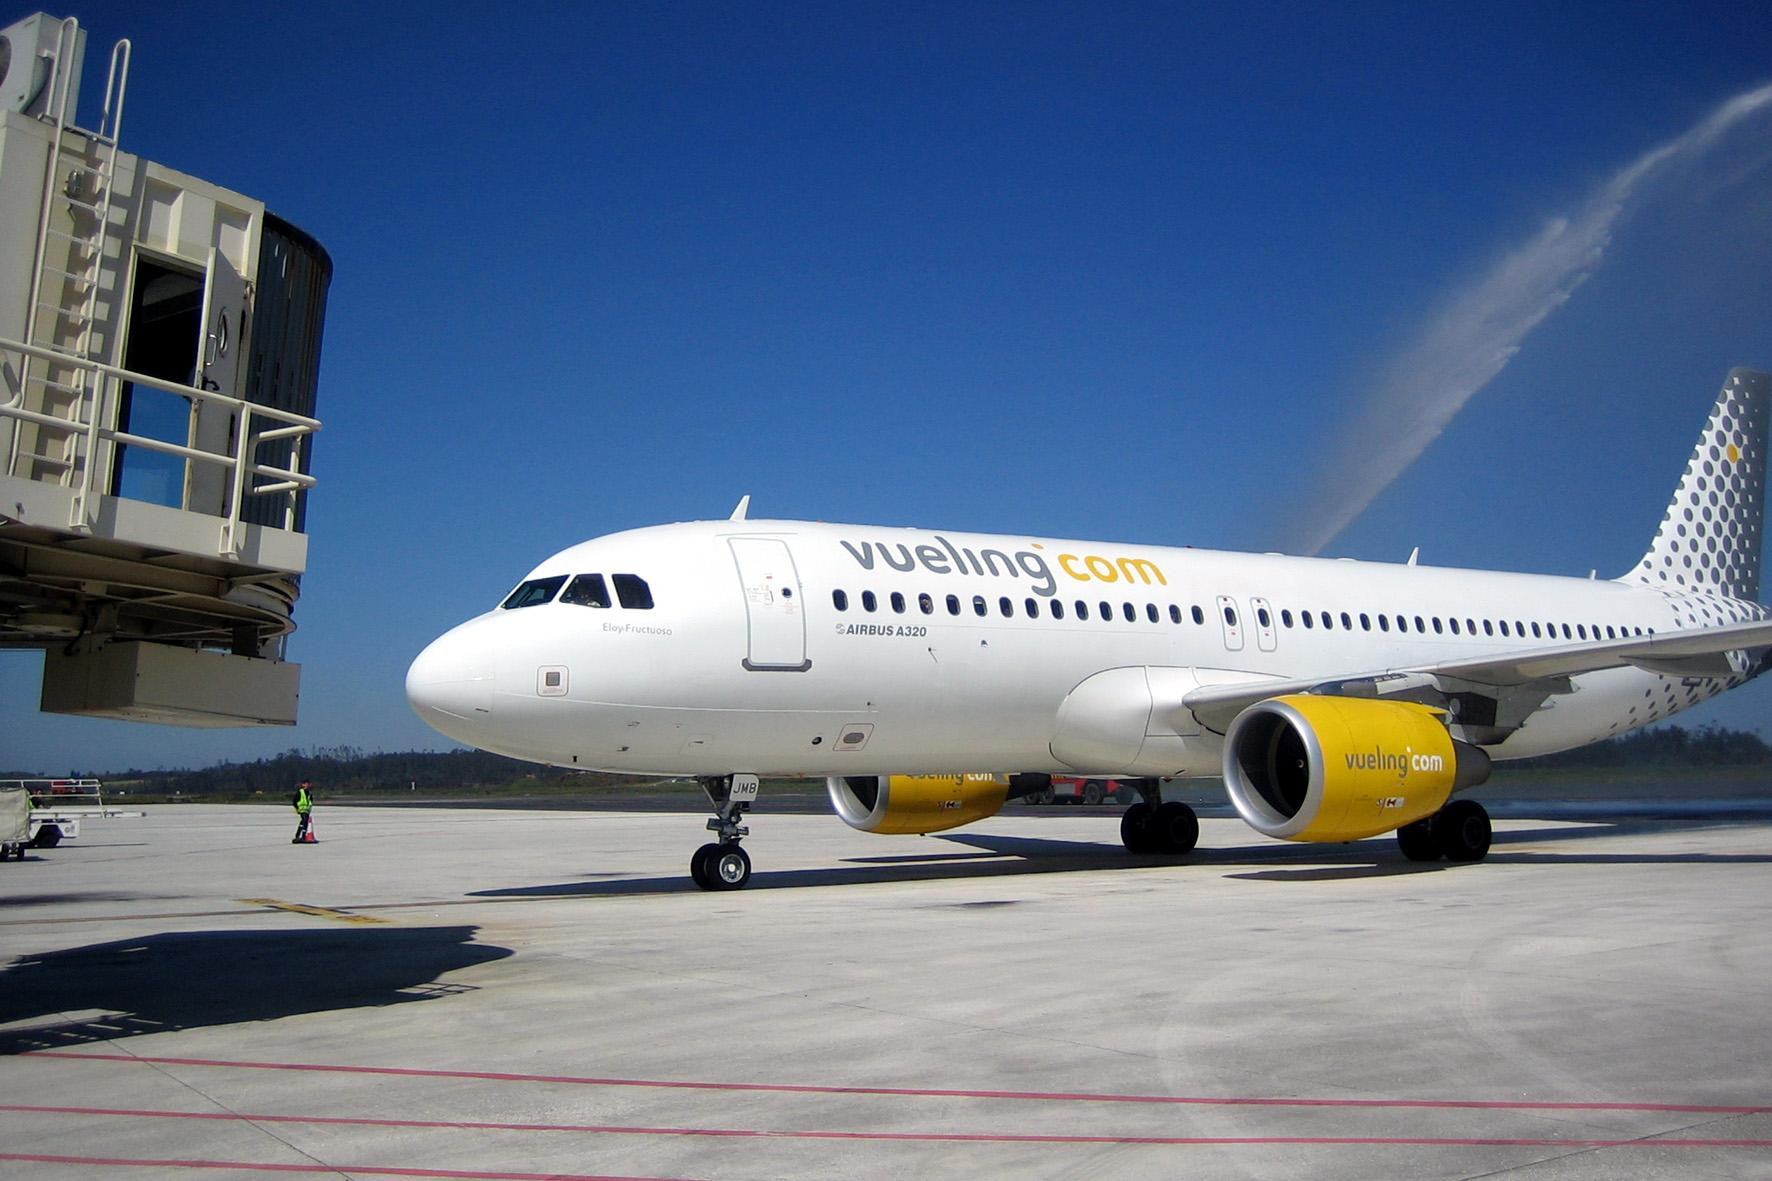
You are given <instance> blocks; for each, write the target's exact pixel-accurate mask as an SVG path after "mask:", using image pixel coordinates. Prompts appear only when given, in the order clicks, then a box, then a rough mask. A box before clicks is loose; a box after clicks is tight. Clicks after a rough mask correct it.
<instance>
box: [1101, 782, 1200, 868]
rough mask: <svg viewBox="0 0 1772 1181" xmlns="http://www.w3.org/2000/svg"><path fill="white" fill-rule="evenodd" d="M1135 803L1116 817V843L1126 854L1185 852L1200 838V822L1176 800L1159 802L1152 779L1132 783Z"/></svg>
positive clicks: (1160, 797)
mask: <svg viewBox="0 0 1772 1181" xmlns="http://www.w3.org/2000/svg"><path fill="white" fill-rule="evenodd" d="M1132 786H1134V787H1135V788H1137V789H1138V795H1139V800H1138V802H1137V803H1136V804H1133V805H1132V806H1131V807H1130V808H1127V809H1126V811H1125V813H1124V814H1123V815H1122V816H1121V817H1120V841H1121V843H1123V844H1124V845H1125V846H1126V851H1127V852H1128V853H1171V854H1175V853H1189V852H1192V851H1193V848H1194V845H1195V843H1196V842H1198V841H1199V839H1200V819H1199V817H1197V816H1195V815H1194V810H1193V809H1192V808H1190V807H1188V806H1187V805H1186V804H1184V803H1182V802H1181V801H1180V800H1170V801H1169V802H1167V803H1164V802H1163V794H1162V785H1161V784H1159V783H1158V782H1157V781H1156V780H1155V779H1139V780H1134V781H1133V783H1132Z"/></svg>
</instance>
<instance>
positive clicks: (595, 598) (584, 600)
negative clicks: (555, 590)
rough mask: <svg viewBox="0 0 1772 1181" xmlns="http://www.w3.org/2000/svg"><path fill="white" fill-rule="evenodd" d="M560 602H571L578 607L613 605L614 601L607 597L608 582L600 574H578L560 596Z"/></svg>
mask: <svg viewBox="0 0 1772 1181" xmlns="http://www.w3.org/2000/svg"><path fill="white" fill-rule="evenodd" d="M560 601H561V602H562V603H572V604H575V605H576V606H579V607H613V606H614V605H615V603H614V601H613V600H612V599H610V597H609V584H608V583H606V582H604V581H603V576H602V575H601V574H580V575H579V576H578V577H577V578H574V579H573V580H572V585H571V586H568V587H567V588H566V593H565V594H563V595H561V596H560Z"/></svg>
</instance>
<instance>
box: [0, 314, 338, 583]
mask: <svg viewBox="0 0 1772 1181" xmlns="http://www.w3.org/2000/svg"><path fill="white" fill-rule="evenodd" d="M0 355H5V356H6V357H7V358H8V359H10V358H11V357H12V356H18V357H20V358H31V359H35V360H39V361H46V362H50V363H53V364H54V365H57V366H60V367H65V368H69V369H79V370H84V371H85V372H86V373H87V374H88V375H89V377H90V378H91V380H90V381H89V382H87V383H86V388H85V389H84V390H83V391H81V393H80V397H79V399H78V401H76V402H74V403H72V404H71V406H70V407H69V409H70V410H71V411H72V413H71V414H70V415H68V416H63V415H58V414H44V413H42V412H40V411H35V410H31V409H29V408H27V407H26V406H25V405H24V401H25V399H24V389H23V387H22V386H20V387H19V388H16V389H14V390H13V391H11V396H10V397H8V398H7V399H6V400H5V401H3V402H0V417H3V418H9V419H11V420H13V422H14V424H15V429H14V436H13V437H14V439H15V440H16V439H17V438H18V434H17V427H18V425H20V424H24V423H33V424H35V425H37V426H39V427H45V428H48V429H50V430H54V431H60V432H69V431H71V432H73V433H74V434H75V436H76V438H77V443H76V448H75V452H74V454H73V455H72V456H70V457H69V458H68V459H67V460H64V461H60V462H59V463H58V464H57V466H59V467H60V468H61V469H62V470H61V472H60V474H59V477H57V478H55V479H54V482H55V483H58V484H61V485H63V486H68V487H72V488H74V489H75V494H74V498H73V503H72V506H71V508H70V512H69V518H70V519H69V521H68V527H69V528H70V529H75V530H79V531H83V532H84V531H89V530H90V529H91V528H92V526H93V506H94V504H95V498H94V497H93V495H92V494H93V490H94V486H95V483H96V481H97V480H98V479H99V477H100V475H101V474H103V475H104V476H105V477H106V479H107V481H108V478H109V473H110V471H111V468H112V464H113V462H114V456H115V454H116V451H115V447H116V445H118V444H121V445H123V446H127V447H140V448H142V449H144V450H148V451H156V452H159V453H161V454H164V455H172V456H177V457H179V458H182V459H184V460H186V461H188V462H191V463H199V464H206V465H212V466H215V467H219V468H221V469H222V470H223V471H224V472H225V473H226V474H227V478H228V481H229V495H228V496H227V498H226V503H225V504H224V505H222V506H220V507H221V509H222V511H221V512H220V513H219V514H216V513H213V512H209V515H219V516H220V518H221V521H220V532H219V534H218V536H217V547H216V552H217V553H218V554H221V555H223V556H228V557H237V556H238V555H239V553H240V545H241V539H242V531H241V525H242V523H243V522H242V520H241V509H242V507H243V506H244V505H245V503H246V501H247V499H248V498H249V497H260V496H281V497H283V498H284V506H283V524H282V526H281V528H283V529H286V530H290V531H293V530H294V529H295V527H296V521H297V497H298V496H299V495H300V494H301V493H302V492H304V491H306V490H307V489H310V488H312V487H314V485H315V483H316V481H315V479H314V477H313V476H311V475H309V474H307V473H306V472H304V471H302V470H301V469H302V458H303V452H304V443H305V442H306V440H307V439H308V437H309V436H311V435H313V434H314V432H316V431H318V430H319V429H320V425H321V424H320V420H319V419H316V418H309V417H307V416H306V415H302V414H297V413H295V412H294V411H290V410H281V409H278V408H276V407H273V406H263V405H260V404H258V403H256V402H248V401H246V400H245V399H242V398H236V397H232V396H229V395H227V394H221V393H217V392H215V391H214V390H205V389H201V388H199V387H197V386H191V385H181V384H179V383H177V382H169V381H166V380H165V379H163V378H157V377H150V376H149V375H147V374H145V373H137V372H134V371H133V370H129V369H124V368H122V367H120V366H116V365H108V364H105V363H104V362H102V361H95V360H89V359H85V358H80V357H72V356H69V355H68V354H67V353H65V352H63V351H61V350H58V349H53V348H44V347H42V346H40V345H33V344H27V343H25V342H24V341H18V340H8V339H5V338H0ZM19 369H20V370H22V369H23V365H21V366H19ZM126 382H127V383H130V384H131V385H133V386H136V387H147V388H149V389H154V390H161V391H165V392H167V393H171V394H175V395H177V396H178V397H181V398H186V399H189V400H190V401H191V402H192V403H193V405H194V404H196V403H199V402H202V403H209V404H211V405H216V406H220V407H225V408H226V409H227V410H229V411H231V412H232V413H233V414H234V415H235V416H236V421H235V423H234V426H233V429H232V430H231V431H230V432H229V439H228V444H227V447H228V449H227V450H226V451H212V450H206V449H204V448H200V447H192V446H189V445H187V444H181V443H173V442H170V441H168V440H165V439H156V438H153V437H151V436H148V435H139V434H134V433H131V432H129V431H124V430H118V429H116V428H114V427H110V426H107V425H106V424H107V423H108V422H111V421H112V420H113V418H114V415H115V412H116V407H117V405H118V400H119V397H120V394H121V389H122V386H123V384H124V383H126ZM279 442H287V443H288V445H289V459H288V461H287V464H288V466H286V467H279V466H276V465H273V464H268V463H259V462H257V461H256V460H255V459H254V458H253V457H254V456H256V455H257V454H258V450H259V447H260V446H261V445H262V444H266V443H279ZM104 444H110V445H111V447H110V448H109V449H107V448H106V447H104V446H103V445H104ZM42 459H43V457H41V456H34V455H25V454H21V452H20V451H19V449H18V448H17V446H16V445H15V447H14V448H13V451H12V455H11V460H10V467H9V469H8V471H7V473H6V474H8V475H10V476H14V477H20V478H25V479H42V478H43V477H42V476H38V475H35V474H33V473H32V472H31V471H30V470H28V469H29V468H30V466H31V465H32V464H37V463H39V462H40V461H41V460H42ZM21 466H22V467H24V468H25V469H27V470H20V468H21ZM254 480H263V481H265V482H263V483H254V482H253V481H254ZM186 483H187V488H188V486H189V483H190V481H188V480H187V482H186ZM100 491H108V488H104V489H100ZM186 495H187V497H188V492H187V494H186ZM179 507H181V508H183V509H184V510H185V511H188V512H208V510H206V509H205V508H203V507H202V506H193V505H191V504H189V503H185V504H183V505H181V506H179Z"/></svg>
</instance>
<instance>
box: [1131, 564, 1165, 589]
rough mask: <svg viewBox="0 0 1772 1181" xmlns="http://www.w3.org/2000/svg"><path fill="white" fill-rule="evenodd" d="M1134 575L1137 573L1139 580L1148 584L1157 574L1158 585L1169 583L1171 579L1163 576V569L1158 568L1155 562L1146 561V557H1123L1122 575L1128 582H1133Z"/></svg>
mask: <svg viewBox="0 0 1772 1181" xmlns="http://www.w3.org/2000/svg"><path fill="white" fill-rule="evenodd" d="M1134 575H1137V581H1139V582H1142V583H1144V584H1145V585H1146V586H1149V585H1150V584H1151V576H1152V575H1155V576H1156V579H1157V585H1158V586H1168V585H1169V580H1168V579H1167V578H1164V577H1163V571H1162V570H1160V569H1158V568H1157V564H1156V563H1155V562H1150V561H1146V560H1145V559H1144V558H1121V559H1120V576H1121V577H1122V578H1124V579H1125V580H1126V581H1127V582H1132V581H1133V576H1134Z"/></svg>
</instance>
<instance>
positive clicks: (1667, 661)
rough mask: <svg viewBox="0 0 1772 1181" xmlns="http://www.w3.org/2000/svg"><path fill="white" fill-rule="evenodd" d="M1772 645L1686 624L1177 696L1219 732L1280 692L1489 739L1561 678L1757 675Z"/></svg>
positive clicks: (1731, 628)
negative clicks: (1624, 672) (1397, 709)
mask: <svg viewBox="0 0 1772 1181" xmlns="http://www.w3.org/2000/svg"><path fill="white" fill-rule="evenodd" d="M1769 647H1772V621H1767V620H1759V621H1754V622H1749V623H1731V624H1723V625H1720V626H1717V627H1703V628H1686V629H1682V630H1680V631H1673V632H1664V633H1661V634H1659V635H1653V636H1631V637H1629V638H1627V639H1622V640H1589V641H1587V642H1585V643H1575V644H1563V645H1559V646H1557V647H1551V648H1532V649H1527V650H1519V651H1514V652H1502V653H1496V654H1492V655H1488V656H1476V657H1471V658H1469V659H1462V660H1447V661H1442V662H1440V663H1438V664H1428V665H1417V666H1413V667H1408V668H1393V669H1382V670H1378V671H1371V672H1364V673H1355V674H1352V675H1348V676H1326V677H1306V678H1294V679H1291V680H1272V679H1270V680H1251V681H1239V682H1236V683H1234V684H1228V685H1203V686H1201V687H1200V688H1198V689H1194V690H1192V691H1191V692H1189V693H1187V694H1186V695H1185V696H1183V698H1182V702H1181V703H1182V705H1183V706H1185V707H1186V708H1187V709H1188V710H1189V711H1190V712H1192V713H1193V715H1194V717H1195V718H1196V719H1198V720H1199V722H1200V724H1201V725H1203V726H1205V727H1206V728H1207V729H1209V730H1212V731H1214V732H1216V733H1220V734H1222V733H1224V731H1225V729H1226V728H1227V727H1228V726H1229V725H1230V724H1231V721H1232V720H1233V719H1234V718H1235V717H1236V716H1237V715H1238V714H1240V713H1242V712H1243V710H1245V709H1247V708H1248V707H1249V706H1251V705H1254V704H1255V703H1256V702H1258V701H1265V700H1267V699H1268V698H1270V697H1277V696H1280V695H1281V694H1286V693H1337V694H1342V695H1346V696H1350V697H1397V698H1400V699H1404V700H1411V701H1422V702H1425V703H1427V704H1433V705H1439V706H1442V707H1445V708H1447V709H1448V710H1449V711H1450V713H1451V714H1452V719H1453V721H1454V723H1455V724H1456V723H1462V724H1463V725H1464V726H1465V728H1467V729H1469V730H1470V731H1471V740H1472V741H1475V742H1496V741H1499V740H1500V739H1501V738H1502V737H1505V736H1506V734H1508V733H1511V732H1512V731H1513V730H1515V729H1517V728H1518V727H1519V725H1520V723H1522V722H1524V721H1525V719H1526V718H1527V717H1528V716H1530V715H1531V714H1532V713H1533V712H1534V711H1536V710H1537V709H1538V707H1539V706H1540V705H1541V704H1543V702H1544V701H1545V699H1546V698H1549V697H1551V696H1553V695H1555V694H1557V693H1566V692H1568V691H1569V684H1568V678H1570V677H1572V676H1575V675H1577V674H1578V673H1588V672H1598V671H1600V670H1601V669H1608V668H1624V667H1627V666H1628V667H1636V668H1640V669H1644V670H1646V671H1648V672H1653V673H1661V674H1664V675H1666V676H1675V677H1734V676H1744V675H1752V674H1754V673H1756V672H1758V671H1759V668H1758V667H1757V662H1756V661H1755V659H1753V657H1752V656H1751V655H1750V653H1751V652H1753V650H1755V649H1766V648H1769Z"/></svg>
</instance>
